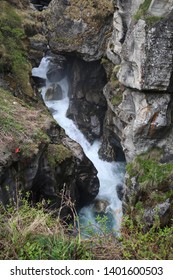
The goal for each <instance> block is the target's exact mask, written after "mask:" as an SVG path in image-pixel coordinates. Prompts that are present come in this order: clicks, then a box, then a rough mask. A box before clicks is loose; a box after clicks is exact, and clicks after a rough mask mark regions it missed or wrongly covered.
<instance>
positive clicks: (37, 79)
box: [32, 76, 46, 88]
mask: <svg viewBox="0 0 173 280" xmlns="http://www.w3.org/2000/svg"><path fill="white" fill-rule="evenodd" d="M32 79H33V81H34V83H35V84H36V86H37V87H38V88H41V87H44V86H45V85H46V80H45V79H43V78H40V77H36V76H32Z"/></svg>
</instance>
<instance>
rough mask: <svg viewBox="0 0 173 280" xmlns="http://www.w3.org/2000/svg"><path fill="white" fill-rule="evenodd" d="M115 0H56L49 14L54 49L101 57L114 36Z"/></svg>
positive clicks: (53, 0)
mask: <svg viewBox="0 0 173 280" xmlns="http://www.w3.org/2000/svg"><path fill="white" fill-rule="evenodd" d="M113 11H114V9H113V1H112V0H106V1H105V0H104V1H102V2H100V1H98V0H95V1H83V0H78V1H76V0H72V1H63V0H52V1H51V3H50V4H49V8H48V15H47V27H48V41H49V46H50V48H51V49H52V51H53V52H56V53H57V52H58V53H59V52H63V53H64V52H66V53H74V52H75V53H77V54H79V55H80V56H82V57H83V58H84V59H85V60H98V59H100V58H101V56H102V55H103V54H104V53H105V50H106V42H107V39H108V37H109V36H110V35H111V34H110V32H111V29H112V15H113Z"/></svg>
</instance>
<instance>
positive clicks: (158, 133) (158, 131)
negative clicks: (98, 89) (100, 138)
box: [104, 85, 173, 161]
mask: <svg viewBox="0 0 173 280" xmlns="http://www.w3.org/2000/svg"><path fill="white" fill-rule="evenodd" d="M104 95H105V97H106V99H107V102H108V105H109V108H110V109H111V110H109V114H108V116H107V118H106V119H105V124H104V126H105V127H106V126H109V128H110V129H111V130H112V131H113V132H114V133H115V135H117V137H118V138H119V139H120V142H121V146H122V147H123V151H124V153H125V156H126V160H127V161H130V160H132V159H133V158H134V156H135V155H136V154H140V153H142V152H144V151H146V150H148V149H149V148H151V147H153V146H154V145H157V146H158V147H160V148H163V149H164V150H165V156H166V154H167V155H169V154H170V153H171V154H173V150H172V148H171V142H172V137H173V136H172V124H171V110H172V109H171V95H170V94H157V93H152V94H151V93H144V92H138V91H132V90H130V89H128V90H125V91H124V92H123V93H122V102H121V103H120V104H119V105H116V106H114V105H112V103H111V99H112V93H111V87H110V86H109V85H107V86H106V87H105V88H104ZM165 135H167V137H166V138H165Z"/></svg>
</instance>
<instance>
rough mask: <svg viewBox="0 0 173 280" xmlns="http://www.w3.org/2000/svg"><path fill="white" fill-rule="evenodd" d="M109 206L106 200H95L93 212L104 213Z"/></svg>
mask: <svg viewBox="0 0 173 280" xmlns="http://www.w3.org/2000/svg"><path fill="white" fill-rule="evenodd" d="M108 205H109V202H108V201H107V200H102V199H99V200H98V199H96V200H94V210H95V212H96V213H106V208H107V206H108Z"/></svg>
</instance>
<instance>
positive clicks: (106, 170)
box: [32, 57, 124, 232]
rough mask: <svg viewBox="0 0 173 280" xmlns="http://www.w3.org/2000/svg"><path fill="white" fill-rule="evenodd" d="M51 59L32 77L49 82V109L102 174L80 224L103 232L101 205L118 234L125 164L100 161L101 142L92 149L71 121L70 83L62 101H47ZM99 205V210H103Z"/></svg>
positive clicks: (62, 82)
mask: <svg viewBox="0 0 173 280" xmlns="http://www.w3.org/2000/svg"><path fill="white" fill-rule="evenodd" d="M49 62H50V58H49V57H44V58H43V59H42V60H41V63H40V65H39V67H38V68H33V70H32V75H33V76H37V77H40V78H44V79H46V85H45V86H44V87H42V89H41V94H42V97H43V100H44V102H45V104H46V106H47V107H48V108H49V109H50V110H51V111H52V115H53V118H54V119H55V120H56V121H57V123H58V124H59V125H60V126H61V127H62V128H63V129H64V130H65V132H66V134H67V135H68V136H69V137H70V138H71V139H73V140H74V141H76V142H77V143H79V144H80V145H81V147H82V148H83V151H84V153H85V154H86V156H87V157H88V158H89V159H90V160H91V161H92V162H93V164H94V166H95V167H96V169H97V171H98V175H97V176H98V179H99V182H100V189H99V193H98V195H97V197H96V202H97V203H95V202H93V203H91V205H89V206H86V207H83V208H82V209H81V210H80V212H79V220H80V223H81V224H82V225H83V227H84V226H87V225H88V224H89V225H90V226H91V225H93V228H94V227H95V229H98V228H99V225H98V220H97V218H96V216H97V215H98V213H99V212H100V213H102V214H101V215H103V211H102V210H100V209H97V207H98V206H97V204H98V203H99V202H100V205H102V207H103V208H104V215H106V216H107V219H108V220H107V222H106V223H107V226H108V227H109V228H111V230H113V231H116V232H117V231H118V230H119V228H120V224H121V216H122V205H121V201H120V200H119V199H118V197H117V191H116V186H117V185H118V184H122V182H123V178H124V164H123V163H118V162H106V161H103V160H101V159H100V158H99V156H98V150H99V147H100V142H99V141H95V142H94V143H93V144H92V145H91V144H90V143H89V142H88V141H87V139H86V138H85V136H84V135H83V134H82V132H81V131H80V130H79V129H78V128H77V127H76V125H75V124H74V123H73V121H72V120H71V119H68V118H67V117H66V112H67V109H68V107H69V97H68V90H69V85H68V80H67V77H65V78H63V79H62V80H60V81H59V82H57V84H58V85H59V86H60V87H61V90H62V96H61V97H62V98H61V100H47V98H46V96H45V95H46V92H47V89H48V88H50V87H51V86H52V83H51V82H50V81H49V80H48V79H47V76H46V73H47V71H48V70H49ZM100 205H99V207H101V206H100Z"/></svg>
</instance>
